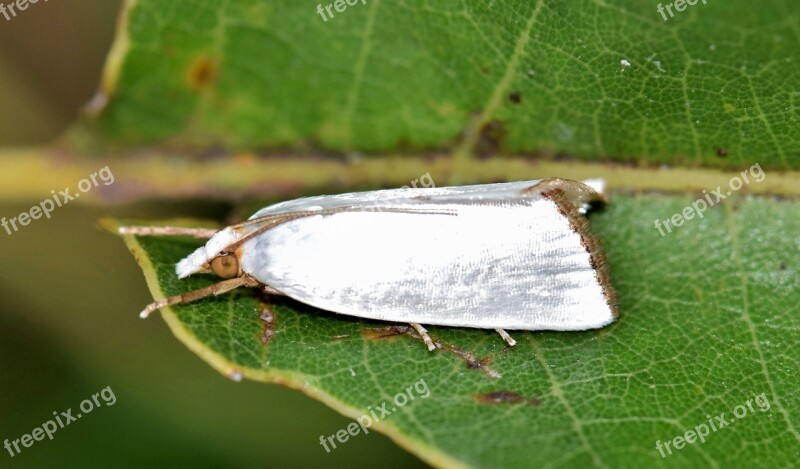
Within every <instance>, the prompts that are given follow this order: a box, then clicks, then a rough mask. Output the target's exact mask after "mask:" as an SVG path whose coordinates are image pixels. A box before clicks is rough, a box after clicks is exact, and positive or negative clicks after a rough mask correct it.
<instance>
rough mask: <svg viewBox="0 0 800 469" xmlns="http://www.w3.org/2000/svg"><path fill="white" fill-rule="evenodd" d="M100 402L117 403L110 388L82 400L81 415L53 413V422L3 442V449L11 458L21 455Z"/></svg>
mask: <svg viewBox="0 0 800 469" xmlns="http://www.w3.org/2000/svg"><path fill="white" fill-rule="evenodd" d="M101 400H102V403H105V405H106V406H112V405H114V404H115V403H116V402H117V396H115V395H114V391H112V390H111V386H106V387H105V388H103V389H102V390H101V391H100V392H96V393H94V394H92V397H91V398H86V399H84V400H82V401H81V403H80V406H79V407H80V409H81V412H83V413H77V414H75V415H72V409H71V408H70V409H67V410H65V411H63V412H57V411H53V417H55V420H52V419H51V420H48V421H47V422H45V423H43V424H42V425H40V426H38V427H36V428H34V429H33V430H32V431H31V432H30V433H26V434H24V435H22V436H21V437H19V438H17V439H15V440H9V439H6V440H5V441H4V442H3V447H4V448H5V449H6V451H8V454H10V455H11V457H12V458H13V457H14V456H16V455H18V454H19V453H21V452H22V450H23V448H30V447H31V446H33V444H34V443H35V442H37V441H42V440H44V437H45V436H46V437H47V438H48V439H49V440H52V439H53V434H55V432H57V431H58V430H60V429H62V428H64V427H66V426H67V425H69V424H71V423H72V422H76V421H77V420H78V419H79V418H81V417H83V416H84V415H86V414H88V413H89V412H91V411H93V410H94V409H97V408H100V405H101V402H100V401H101Z"/></svg>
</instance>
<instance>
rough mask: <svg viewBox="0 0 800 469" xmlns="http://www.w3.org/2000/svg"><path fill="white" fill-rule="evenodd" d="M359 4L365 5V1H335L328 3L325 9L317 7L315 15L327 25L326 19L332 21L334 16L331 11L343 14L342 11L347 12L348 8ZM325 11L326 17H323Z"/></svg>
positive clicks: (320, 6)
mask: <svg viewBox="0 0 800 469" xmlns="http://www.w3.org/2000/svg"><path fill="white" fill-rule="evenodd" d="M359 2H360V3H361V4H362V5H366V4H367V0H346V1H345V0H336V1H335V2H333V3H329V4H328V5H327V6H325V7H323V6H322V5H317V13H319V16H321V17H322V20H323V21H324V22H326V23H327V22H328V17H330V19H333V16H334V15H333V11H332V10H336V11H337V12H339V13H344V11H345V10H347V7H348V6H354V5H356V4H357V3H359ZM326 11H327V12H328V14H327V16H326V15H325V12H326Z"/></svg>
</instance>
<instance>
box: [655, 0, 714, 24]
mask: <svg viewBox="0 0 800 469" xmlns="http://www.w3.org/2000/svg"><path fill="white" fill-rule="evenodd" d="M699 2H702V3H703V5H706V0H675V1H674V2H670V3H667V4H666V5H662V4H660V3H659V4H658V6H657V7H656V11H658V13H659V14H660V15H661V17H662V18H664V21H667V19H668V18H667V13H669V17H670V18H674V17H675V13H673V12H672V8H673V7H674V8H675V11H677V12H678V13H682V12H683V11H685V10H686V8H687V7H690V6H695V5H697V4H698V3H699ZM665 9H666V12H665V11H664V10H665Z"/></svg>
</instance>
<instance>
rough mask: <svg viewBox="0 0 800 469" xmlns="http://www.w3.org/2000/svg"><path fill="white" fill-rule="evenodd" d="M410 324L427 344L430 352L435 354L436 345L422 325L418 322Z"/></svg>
mask: <svg viewBox="0 0 800 469" xmlns="http://www.w3.org/2000/svg"><path fill="white" fill-rule="evenodd" d="M409 324H411V327H413V328H414V330H415V331H417V334H419V336H420V337H422V341H423V342H425V345H427V346H428V350H429V351H431V352H433V351H434V350H436V345H435V344H434V343H433V340H431V336H429V335H428V331H426V330H425V328H424V327H422V325H421V324H418V323H416V322H411V323H409Z"/></svg>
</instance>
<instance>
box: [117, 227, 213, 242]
mask: <svg viewBox="0 0 800 469" xmlns="http://www.w3.org/2000/svg"><path fill="white" fill-rule="evenodd" d="M117 231H118V232H119V234H121V235H126V234H132V235H137V236H191V237H192V238H198V239H208V238H210V237H212V236H214V234H215V233H216V232H217V231H219V230H216V229H213V228H188V227H183V226H120V227H119V229H118V230H117Z"/></svg>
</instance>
